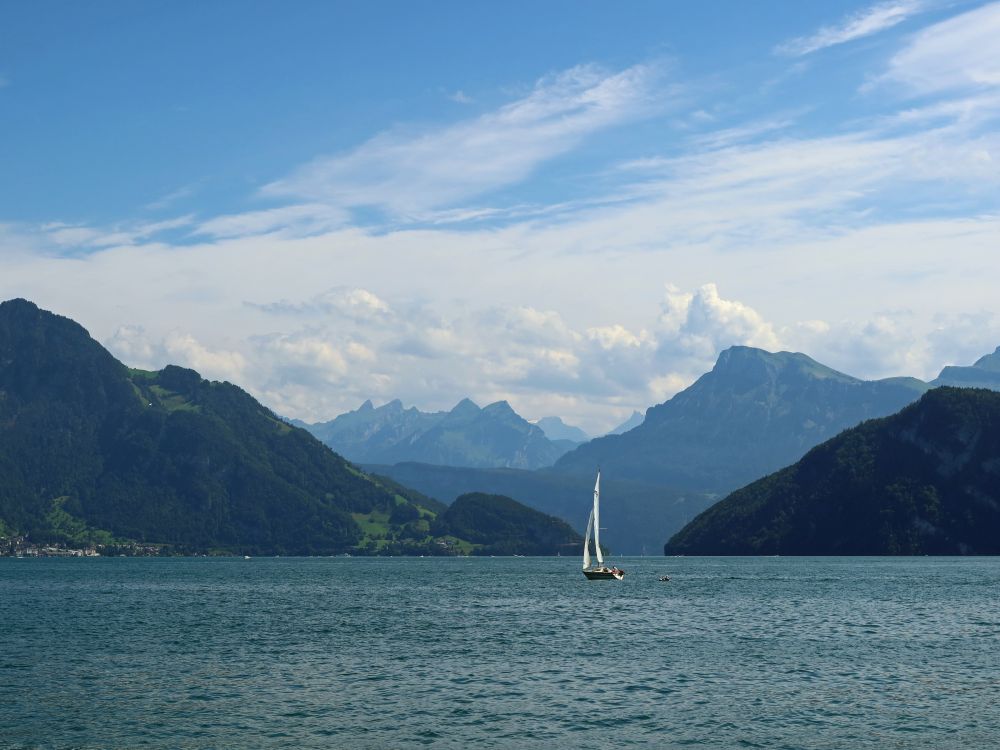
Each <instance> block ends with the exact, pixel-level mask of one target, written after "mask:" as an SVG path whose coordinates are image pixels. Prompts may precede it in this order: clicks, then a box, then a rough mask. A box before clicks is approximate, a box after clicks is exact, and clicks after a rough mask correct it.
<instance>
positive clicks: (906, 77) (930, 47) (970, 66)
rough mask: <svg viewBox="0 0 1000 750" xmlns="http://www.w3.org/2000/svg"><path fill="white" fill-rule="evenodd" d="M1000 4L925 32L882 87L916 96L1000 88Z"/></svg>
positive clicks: (897, 57) (892, 66) (895, 64)
mask: <svg viewBox="0 0 1000 750" xmlns="http://www.w3.org/2000/svg"><path fill="white" fill-rule="evenodd" d="M998 40H1000V3H998V2H993V3H989V4H987V5H984V6H982V7H979V8H976V9H974V10H970V11H967V12H965V13H962V14H960V15H957V16H954V17H952V18H949V19H947V20H945V21H941V22H940V23H936V24H933V25H931V26H928V27H927V28H925V29H923V30H922V31H920V32H919V33H918V34H916V36H914V37H913V39H912V40H911V41H910V42H909V43H908V44H907V45H906V46H905V47H904V48H903V49H902V50H900V51H899V52H898V53H897V54H896V55H895V56H894V57H893V58H892V60H891V61H890V62H889V69H888V70H887V71H886V72H885V74H884V75H882V76H881V77H880V78H879V79H877V81H889V82H893V83H899V84H902V85H903V86H905V87H906V88H907V89H908V90H909V91H910V92H912V93H915V94H939V93H948V92H954V91H969V90H975V89H983V88H998V87H1000V42H998Z"/></svg>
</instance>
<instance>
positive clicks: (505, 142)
mask: <svg viewBox="0 0 1000 750" xmlns="http://www.w3.org/2000/svg"><path fill="white" fill-rule="evenodd" d="M657 77H658V70H657V69H656V68H655V67H653V66H650V65H636V66H633V67H631V68H628V69H626V70H623V71H620V72H617V73H610V72H607V71H604V70H602V69H599V68H597V67H595V66H591V65H583V66H578V67H575V68H571V69H569V70H566V71H563V72H561V73H558V74H555V75H551V76H547V77H545V78H542V79H541V80H539V81H538V82H537V83H536V84H535V86H534V88H533V89H532V91H531V92H530V93H529V94H528V95H527V96H525V97H523V98H521V99H519V100H517V101H515V102H512V103H510V104H507V105H505V106H503V107H501V108H500V109H498V110H496V111H493V112H489V113H486V114H484V115H481V116H479V117H477V118H475V119H471V120H466V121H463V122H459V123H457V124H455V125H452V126H449V127H445V128H442V129H438V130H434V131H426V132H417V133H414V132H404V131H402V130H396V131H390V132H385V133H382V134H380V135H378V136H375V137H374V138H372V139H371V140H369V141H367V142H366V143H364V144H362V145H361V146H359V147H358V148H356V149H355V150H354V151H351V152H348V153H346V154H339V155H336V156H328V157H324V158H320V159H316V160H315V161H313V162H311V163H309V164H307V165H305V166H303V167H300V168H299V169H298V170H296V171H295V172H293V173H292V174H290V175H289V176H287V177H285V178H283V179H281V180H278V181H276V182H272V183H271V184H269V185H267V186H265V187H264V188H263V190H262V193H263V194H264V195H265V196H270V197H282V198H289V197H290V198H295V199H305V200H309V201H312V202H316V203H322V204H325V205H332V206H341V207H361V206H375V207H380V208H382V209H384V210H386V211H388V212H389V213H391V214H394V215H403V216H406V215H414V214H421V213H424V212H427V211H429V210H431V209H438V208H444V207H447V206H449V205H451V204H453V203H455V202H456V201H465V200H468V199H470V198H474V197H476V196H478V195H481V194H483V193H486V192H488V191H490V190H493V189H496V188H499V187H503V186H506V185H510V184H512V183H514V182H518V181H520V180H522V179H524V178H525V177H526V176H527V175H528V174H530V173H531V172H532V171H533V170H534V169H535V168H536V167H537V166H538V165H540V164H541V163H543V162H545V161H546V160H548V159H551V158H553V157H555V156H558V155H560V154H564V153H566V152H567V151H570V150H571V149H573V148H575V147H576V146H577V145H578V144H579V143H580V142H581V141H582V140H583V139H584V138H586V137H587V136H588V135H590V134H592V133H595V132H597V131H599V130H602V129H605V128H608V127H611V126H614V125H618V124H621V123H624V122H628V121H630V120H634V119H636V118H638V117H642V116H643V115H645V114H647V113H648V112H649V111H650V108H651V107H652V105H653V96H652V88H653V84H654V81H655V80H656V78H657Z"/></svg>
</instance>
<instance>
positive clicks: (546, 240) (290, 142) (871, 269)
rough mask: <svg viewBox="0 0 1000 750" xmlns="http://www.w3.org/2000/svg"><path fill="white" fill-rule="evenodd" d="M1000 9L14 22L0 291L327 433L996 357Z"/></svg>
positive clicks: (69, 13) (225, 6)
mask: <svg viewBox="0 0 1000 750" xmlns="http://www.w3.org/2000/svg"><path fill="white" fill-rule="evenodd" d="M997 38H1000V3H996V2H993V3H982V2H966V1H958V2H946V1H944V0H888V1H887V2H878V3H874V4H873V3H858V2H825V3H791V2H788V3H784V2H781V3H779V2H771V3H745V2H713V3H681V2H670V3H665V2H647V3H641V2H632V3H627V4H611V3H606V2H549V3H530V4H529V3H503V4H485V3H458V2H456V3H446V2H437V3H425V4H415V3H388V2H383V3H372V2H368V3H363V4H361V3H358V4H347V3H339V4H334V3H319V2H317V3H307V2H299V3H292V4H289V3H265V2H258V3H242V2H206V3H172V2H171V3H167V2H163V3H157V2H145V3H124V2H123V3H113V2H105V3H92V4H86V5H84V4H71V3H44V2H40V3H32V4H8V5H7V6H5V7H4V8H3V9H2V10H0V122H2V124H0V134H2V137H0V164H2V165H3V179H2V180H0V294H2V296H3V297H5V298H6V297H12V296H26V297H29V298H32V299H34V300H35V301H37V302H39V304H42V305H43V306H46V307H48V308H50V309H53V310H56V311H58V312H61V313H63V314H66V315H69V316H71V317H74V318H76V319H78V320H80V321H81V322H83V323H84V324H85V325H87V326H88V328H89V329H90V330H91V332H92V333H93V335H94V336H95V337H96V338H98V339H99V340H101V341H102V342H104V343H105V344H107V345H108V346H109V347H110V348H111V349H112V351H114V352H115V353H116V355H118V356H119V357H120V358H122V359H123V360H124V361H126V362H128V363H130V364H135V365H142V366H149V367H158V366H162V365H163V364H164V363H166V362H168V361H173V362H179V363H181V364H187V365H190V366H193V367H196V368H197V369H199V370H200V371H202V372H203V373H204V374H205V375H207V376H209V377H214V378H225V379H229V380H233V381H234V382H237V383H239V384H241V385H243V386H245V387H247V388H248V389H249V390H251V391H252V392H253V393H254V394H255V395H257V396H258V397H260V398H261V399H262V400H264V401H265V402H266V403H268V404H269V405H271V406H273V407H274V408H275V409H277V410H279V411H282V412H283V413H286V414H289V415H290V416H299V417H303V418H306V419H319V418H329V417H332V416H333V415H335V414H336V413H339V412H341V411H344V410H346V409H348V408H353V407H354V406H356V405H357V404H358V403H360V402H361V401H363V400H364V399H365V398H369V397H370V398H372V399H373V400H375V401H376V403H377V402H379V401H385V400H389V399H391V398H395V397H399V398H402V399H403V401H404V402H406V403H407V404H408V405H409V404H416V405H417V406H420V407H421V408H443V407H447V406H450V405H451V404H453V403H455V402H457V401H458V400H459V399H460V398H461V397H463V396H465V395H469V396H471V397H473V398H474V399H475V400H477V401H479V402H480V403H484V402H487V401H491V400H494V399H497V398H507V399H509V400H510V401H511V403H512V404H513V405H514V407H515V408H516V409H518V410H519V411H520V412H521V413H523V414H525V416H528V417H532V418H534V417H541V416H545V415H547V414H558V415H560V416H562V417H564V418H565V419H567V421H571V422H576V423H579V424H582V425H583V426H585V427H586V428H588V429H591V430H594V431H598V430H600V429H602V428H605V427H610V426H612V425H613V424H614V423H616V421H618V420H619V419H620V418H622V417H624V416H627V414H628V413H630V411H631V410H632V409H640V410H641V409H644V408H645V407H647V406H649V405H651V404H653V403H657V402H659V401H662V400H663V399H665V398H667V397H669V396H670V395H671V394H672V393H674V392H676V391H677V390H678V389H679V388H682V387H684V386H685V385H686V384H688V383H690V382H691V380H692V379H693V378H694V377H696V376H697V375H698V374H700V373H701V372H704V371H705V370H706V369H707V368H709V367H710V366H711V364H712V362H713V361H714V359H715V357H716V356H717V354H718V351H719V350H720V349H721V348H724V347H725V346H728V345H731V344H737V343H745V344H751V345H758V346H763V347H765V348H769V349H779V348H785V349H796V350H801V351H805V352H806V353H808V354H810V355H812V356H814V357H816V358H817V359H820V360H821V361H824V362H826V363H828V364H830V365H832V366H834V367H838V368H840V369H843V370H845V371H848V372H850V373H852V374H856V375H859V376H863V377H882V376H888V375H895V374H914V375H918V376H924V377H928V376H933V375H934V374H935V373H936V371H937V370H938V369H940V367H941V366H943V365H944V364H949V363H964V362H968V361H971V360H972V359H975V358H976V357H978V356H979V355H981V354H983V353H985V352H987V351H992V349H993V348H995V347H996V345H997V344H1000V318H998V317H997V316H998V313H1000V310H998V309H997V305H998V303H997V302H996V299H997V295H996V294H995V291H994V288H995V281H996V279H997V278H998V274H997V272H998V271H1000V261H998V259H997V250H998V249H1000V230H998V227H1000V216H998V202H997V199H998V197H1000V178H998V175H1000V168H998V166H1000V139H998V136H997V127H996V126H997V121H998V119H1000V51H998V48H1000V45H997V44H996V42H995V40H996V39H997Z"/></svg>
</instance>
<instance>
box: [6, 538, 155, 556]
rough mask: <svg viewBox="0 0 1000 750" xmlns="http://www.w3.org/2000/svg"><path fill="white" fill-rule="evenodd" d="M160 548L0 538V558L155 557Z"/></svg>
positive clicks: (138, 545)
mask: <svg viewBox="0 0 1000 750" xmlns="http://www.w3.org/2000/svg"><path fill="white" fill-rule="evenodd" d="M160 554H162V549H161V547H160V546H157V545H151V544H94V545H91V546H88V547H67V546H66V545H64V544H61V543H49V542H47V543H35V542H32V541H31V540H30V539H28V537H27V536H0V557H155V556H157V555H160Z"/></svg>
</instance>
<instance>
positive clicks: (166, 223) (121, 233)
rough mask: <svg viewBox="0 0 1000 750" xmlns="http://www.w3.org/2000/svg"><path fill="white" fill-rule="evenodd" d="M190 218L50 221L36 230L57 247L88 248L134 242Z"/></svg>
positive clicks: (177, 226)
mask: <svg viewBox="0 0 1000 750" xmlns="http://www.w3.org/2000/svg"><path fill="white" fill-rule="evenodd" d="M193 221H194V217H193V216H190V215H188V216H178V217H175V218H173V219H163V220H161V221H127V222H121V223H119V224H115V225H112V226H111V227H92V226H86V225H83V224H65V223H63V222H52V223H49V224H43V225H42V226H41V227H39V229H40V230H41V232H42V234H43V236H44V238H45V239H46V240H47V241H48V242H49V243H51V244H53V245H54V246H56V247H58V248H65V249H82V250H90V249H94V248H107V247H115V246H121V245H134V244H136V243H138V242H142V241H145V240H148V239H150V238H152V237H155V236H156V235H159V234H161V233H163V232H169V231H171V230H174V229H181V228H183V227H187V226H190V225H191V224H192V223H193Z"/></svg>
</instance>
